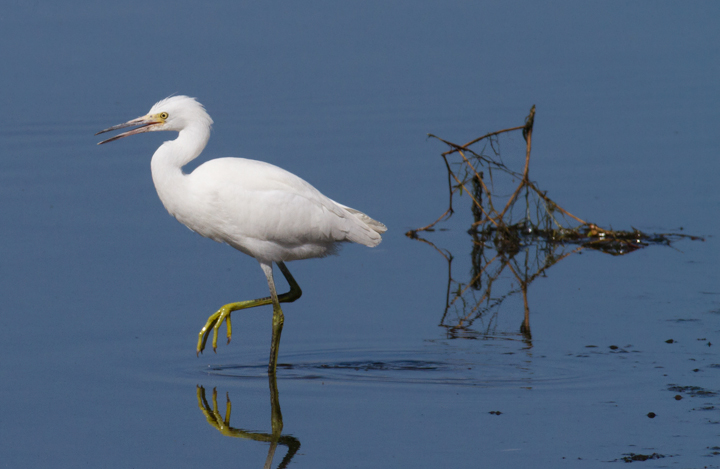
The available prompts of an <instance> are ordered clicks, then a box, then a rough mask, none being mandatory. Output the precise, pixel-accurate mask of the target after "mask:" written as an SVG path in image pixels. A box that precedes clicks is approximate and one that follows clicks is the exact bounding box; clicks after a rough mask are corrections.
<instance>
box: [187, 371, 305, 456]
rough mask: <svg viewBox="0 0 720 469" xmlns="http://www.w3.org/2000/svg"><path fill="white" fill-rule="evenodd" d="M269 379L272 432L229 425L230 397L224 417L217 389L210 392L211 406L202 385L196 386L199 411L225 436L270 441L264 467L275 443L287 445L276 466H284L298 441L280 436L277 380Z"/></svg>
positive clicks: (273, 449) (280, 419) (270, 377)
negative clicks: (286, 449)
mask: <svg viewBox="0 0 720 469" xmlns="http://www.w3.org/2000/svg"><path fill="white" fill-rule="evenodd" d="M268 378H269V381H270V405H271V414H270V419H271V423H272V433H261V432H250V431H247V430H243V429H240V428H233V427H231V426H230V411H231V410H232V404H231V403H230V397H229V396H226V399H227V400H226V403H225V405H226V407H225V418H223V416H222V414H221V413H220V411H219V409H218V403H217V390H216V389H213V394H212V408H211V407H210V404H209V403H208V401H207V399H206V397H205V388H203V387H202V386H198V387H197V400H198V407H199V408H200V411H201V412H202V413H203V415H205V418H206V419H207V421H208V423H209V424H210V425H211V426H213V427H215V428H216V429H217V430H218V431H219V432H220V433H222V434H223V435H225V436H229V437H233V438H246V439H248V440H253V441H262V442H267V443H270V448H269V450H268V455H267V459H266V460H265V467H270V465H271V464H272V460H273V457H274V455H275V450H276V448H277V445H278V444H280V445H283V446H287V448H288V452H287V454H286V455H285V457H284V458H283V460H282V461H281V462H280V465H279V466H278V467H286V466H287V465H288V464H289V463H290V460H291V459H292V458H293V456H295V453H297V451H298V449H300V441H299V440H298V439H297V438H295V437H292V436H290V435H285V436H282V435H281V433H282V428H283V422H282V413H281V412H280V399H279V397H278V390H277V381H276V380H275V376H274V375H269V376H268Z"/></svg>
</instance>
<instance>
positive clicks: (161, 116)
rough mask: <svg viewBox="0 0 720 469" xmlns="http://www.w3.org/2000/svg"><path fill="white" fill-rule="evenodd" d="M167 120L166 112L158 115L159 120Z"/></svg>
mask: <svg viewBox="0 0 720 469" xmlns="http://www.w3.org/2000/svg"><path fill="white" fill-rule="evenodd" d="M167 118H168V113H167V112H161V113H160V119H163V120H164V119H167Z"/></svg>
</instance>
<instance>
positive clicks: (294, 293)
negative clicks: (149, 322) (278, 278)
mask: <svg viewBox="0 0 720 469" xmlns="http://www.w3.org/2000/svg"><path fill="white" fill-rule="evenodd" d="M277 265H278V267H279V268H280V272H282V274H283V276H285V280H287V282H288V284H289V285H290V291H288V292H287V293H283V294H282V295H279V296H278V295H277V293H276V292H275V283H274V281H273V276H272V263H267V264H266V263H262V262H261V263H260V266H261V267H262V269H263V271H264V272H265V276H266V277H267V279H268V286H269V287H270V293H271V296H268V297H265V298H258V299H256V300H247V301H239V302H237V303H228V304H226V305H225V306H223V307H222V308H220V309H219V310H218V311H217V312H216V313H214V314H212V315H210V317H209V318H208V320H207V322H206V323H205V326H203V328H202V329H200V334H198V344H197V353H198V355H199V354H200V352H202V351H203V350H205V344H206V343H207V340H208V337H210V330H212V331H213V341H212V345H213V350H216V349H217V338H218V331H219V329H220V326H221V325H222V323H223V322H226V323H227V339H228V343H229V342H230V338H231V337H232V324H231V322H230V314H231V313H232V312H233V311H238V310H240V309H247V308H254V307H256V306H263V305H269V304H272V305H273V341H272V345H271V353H270V359H271V365H272V363H273V356H274V357H275V363H277V349H278V346H279V344H280V332H282V323H283V314H282V309H280V303H292V302H293V301H295V300H297V299H298V298H300V296H301V295H302V290H301V289H300V286H299V285H298V284H297V282H296V281H295V279H294V278H293V276H292V275H291V274H290V271H289V270H288V269H287V267H285V263H283V262H278V263H277ZM276 339H277V340H276ZM276 342H277V343H276ZM271 368H272V371H271V372H272V373H274V370H275V366H274V365H272V366H271Z"/></svg>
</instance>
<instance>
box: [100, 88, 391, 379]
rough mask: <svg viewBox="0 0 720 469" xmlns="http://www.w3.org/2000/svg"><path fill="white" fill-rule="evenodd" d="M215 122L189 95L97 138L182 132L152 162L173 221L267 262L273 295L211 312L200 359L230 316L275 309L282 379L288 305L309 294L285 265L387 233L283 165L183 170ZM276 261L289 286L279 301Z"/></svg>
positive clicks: (223, 162)
mask: <svg viewBox="0 0 720 469" xmlns="http://www.w3.org/2000/svg"><path fill="white" fill-rule="evenodd" d="M212 123H213V121H212V119H211V118H210V116H209V115H208V113H207V112H206V111H205V108H204V107H203V106H202V104H200V103H198V102H197V101H196V100H195V99H194V98H190V97H187V96H172V97H169V98H167V99H164V100H162V101H160V102H158V103H157V104H155V105H154V106H153V107H152V108H151V109H150V112H148V113H147V114H146V115H144V116H142V117H138V118H137V119H133V120H131V121H128V122H126V123H124V124H120V125H116V126H113V127H110V128H108V129H105V130H103V131H100V132H98V133H97V134H96V135H98V134H101V133H104V132H109V131H111V130H117V129H122V128H125V127H132V126H137V127H136V128H134V129H132V130H129V131H126V132H124V133H121V134H119V135H116V136H114V137H112V138H109V139H107V140H104V141H102V142H100V143H98V145H100V144H103V143H107V142H112V141H113V140H117V139H120V138H123V137H128V136H130V135H135V134H139V133H142V132H152V131H159V130H171V131H175V132H178V137H177V138H176V139H175V140H170V141H167V142H165V143H163V144H162V145H161V146H160V148H158V149H157V151H156V152H155V154H154V155H153V157H152V161H151V164H150V166H151V169H152V178H153V182H154V183H155V189H157V193H158V195H159V196H160V200H161V201H162V203H163V205H164V206H165V208H166V209H167V211H168V212H170V214H171V215H172V216H174V217H175V218H177V219H178V221H180V222H181V223H182V224H184V225H185V226H187V227H188V228H190V229H191V230H193V231H195V232H196V233H199V234H201V235H202V236H205V237H207V238H210V239H213V240H215V241H218V242H222V243H227V244H229V245H230V246H232V247H234V248H235V249H237V250H239V251H241V252H243V253H245V254H247V255H249V256H252V257H254V258H255V259H257V261H258V262H259V263H260V267H261V268H262V270H263V272H264V273H265V276H266V277H267V282H268V286H269V288H270V297H266V298H259V299H256V300H249V301H241V302H237V303H229V304H226V305H225V306H223V307H222V308H220V309H219V310H218V311H217V312H216V313H214V314H212V315H211V316H210V317H209V318H208V320H207V322H206V323H205V326H204V327H203V328H202V329H201V330H200V334H199V337H198V344H197V353H198V355H199V354H200V352H202V351H203V349H204V348H205V344H206V342H207V339H208V336H209V334H210V330H211V329H212V331H213V350H216V348H217V336H218V330H219V328H220V325H221V324H222V323H223V322H225V323H226V325H227V338H228V342H230V338H231V335H232V327H231V322H230V314H231V313H232V312H233V311H237V310H240V309H245V308H252V307H255V306H261V305H267V304H272V305H273V329H272V341H271V348H270V364H269V366H268V372H269V373H271V374H274V373H275V368H276V365H277V354H278V347H279V345H280V334H281V332H282V327H283V322H284V317H283V312H282V309H281V308H280V303H281V302H292V301H295V300H297V299H298V298H300V295H301V294H302V291H301V290H300V287H299V286H298V284H297V282H295V279H293V277H292V275H290V271H289V270H288V269H287V267H286V266H285V262H287V261H294V260H298V259H309V258H313V257H324V256H327V255H328V254H333V253H335V251H336V250H337V247H338V244H339V243H342V242H348V241H349V242H355V243H359V244H364V245H365V246H370V247H373V246H377V245H378V244H379V243H380V241H381V237H380V234H381V233H383V232H385V231H386V230H387V228H386V227H385V225H383V224H382V223H380V222H378V221H375V220H373V219H372V218H370V217H368V216H367V215H365V214H364V213H362V212H360V211H358V210H355V209H352V208H350V207H346V206H344V205H341V204H339V203H337V202H334V201H333V200H330V199H329V198H327V197H325V196H324V195H323V194H321V193H320V191H318V190H317V189H315V188H314V187H313V186H311V185H310V184H308V183H307V182H305V181H304V180H302V179H300V178H299V177H297V176H295V175H294V174H292V173H289V172H287V171H285V170H283V169H281V168H278V167H277V166H273V165H271V164H269V163H264V162H261V161H255V160H248V159H244V158H218V159H214V160H210V161H208V162H206V163H204V164H202V165H200V166H198V167H197V168H196V169H195V170H194V171H192V172H191V173H189V174H185V173H183V171H182V167H183V166H185V165H186V164H188V163H189V162H190V161H192V160H194V159H195V158H197V157H198V155H200V153H201V152H202V151H203V149H204V148H205V145H206V144H207V141H208V139H209V137H210V127H211V126H212ZM273 262H274V263H275V264H277V266H278V267H279V268H280V272H282V273H283V275H284V276H285V278H286V279H287V282H288V284H289V285H290V291H289V292H287V293H285V294H282V295H278V294H277V292H276V290H275V282H274V280H273V272H272V271H273V267H272V264H273Z"/></svg>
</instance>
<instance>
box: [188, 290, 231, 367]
mask: <svg viewBox="0 0 720 469" xmlns="http://www.w3.org/2000/svg"><path fill="white" fill-rule="evenodd" d="M233 305H234V303H230V304H227V305H225V306H223V307H222V308H220V309H219V310H218V311H217V312H216V313H214V314H211V315H210V317H209V318H208V320H207V322H206V323H205V325H204V326H203V328H202V329H200V334H198V344H197V354H198V356H199V355H200V353H202V351H203V350H205V344H206V343H207V340H208V337H209V336H210V330H211V329H212V331H213V341H212V347H213V352H216V351H217V339H218V331H219V330H220V326H221V325H222V323H223V322H227V343H228V344H229V343H230V338H231V337H232V324H231V323H230V313H232V311H233V310H232V306H233Z"/></svg>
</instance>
